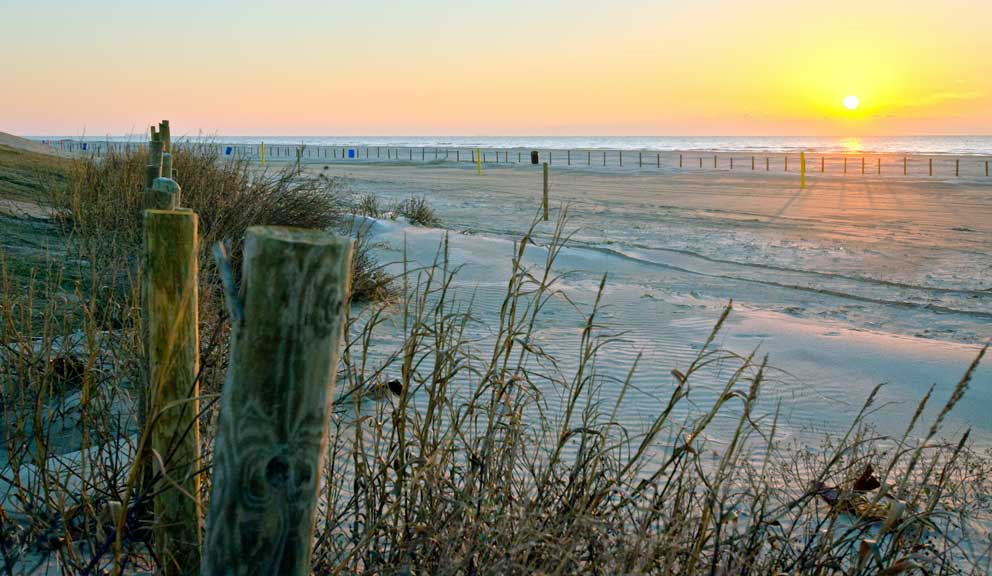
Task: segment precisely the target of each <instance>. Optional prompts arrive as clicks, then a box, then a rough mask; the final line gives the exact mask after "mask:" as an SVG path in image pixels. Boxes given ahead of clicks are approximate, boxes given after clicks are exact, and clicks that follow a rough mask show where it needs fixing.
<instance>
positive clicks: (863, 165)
mask: <svg viewBox="0 0 992 576" xmlns="http://www.w3.org/2000/svg"><path fill="white" fill-rule="evenodd" d="M864 173H865V157H864V156H862V157H861V174H862V176H863V175H864Z"/></svg>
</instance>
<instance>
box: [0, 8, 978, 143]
mask: <svg viewBox="0 0 992 576" xmlns="http://www.w3.org/2000/svg"><path fill="white" fill-rule="evenodd" d="M989 22H992V2H989V1H988V0H942V1H941V2H936V3H935V2H930V1H927V2H923V1H916V0H900V1H895V0H893V1H888V0H868V1H865V0H859V1H849V0H832V1H831V2H816V3H814V2H805V1H803V0H791V1H788V2H785V1H779V0H747V1H744V0H678V1H669V0H627V1H626V2H620V1H612V2H608V1H597V0H567V1H566V0H546V1H541V0H529V1H526V0H499V1H496V0H489V1H485V2H482V1H475V0H402V1H401V0H392V1H386V0H352V1H348V2H345V1H337V0H335V1H328V0H324V1H318V0H283V1H279V2H276V1H271V2H258V1H250V0H240V1H234V0H171V1H170V2H137V1H133V0H126V1H125V0H116V1H115V0H86V1H84V2H80V1H77V0H33V1H25V0H0V54H2V61H0V131H6V132H12V133H15V134H23V135H81V134H86V135H90V136H99V135H105V134H112V135H120V134H127V133H132V132H142V131H143V130H144V129H145V127H146V126H147V125H149V124H151V123H153V122H155V121H157V120H158V119H161V118H169V119H170V120H171V122H172V125H173V126H175V127H176V128H174V130H175V131H176V132H179V133H182V134H184V135H192V134H198V133H202V134H205V135H262V136H264V135H300V136H305V135H368V136H374V135H466V136H472V135H496V136H498V135H659V136H663V135H727V136H730V135H773V136H774V135H840V136H875V135H916V134H949V135H957V134H981V135H987V134H992V56H990V55H992V33H990V32H989V29H988V25H989ZM849 95H854V96H857V97H858V98H859V100H860V103H861V104H860V106H859V107H858V108H857V109H856V110H853V111H852V110H848V109H846V108H845V107H844V106H843V105H842V102H843V100H844V98H845V97H846V96H849Z"/></svg>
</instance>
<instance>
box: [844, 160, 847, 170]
mask: <svg viewBox="0 0 992 576" xmlns="http://www.w3.org/2000/svg"><path fill="white" fill-rule="evenodd" d="M844 174H847V156H844Z"/></svg>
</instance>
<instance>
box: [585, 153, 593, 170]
mask: <svg viewBox="0 0 992 576" xmlns="http://www.w3.org/2000/svg"><path fill="white" fill-rule="evenodd" d="M586 166H592V150H586Z"/></svg>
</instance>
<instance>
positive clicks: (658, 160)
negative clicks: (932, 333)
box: [654, 152, 661, 168]
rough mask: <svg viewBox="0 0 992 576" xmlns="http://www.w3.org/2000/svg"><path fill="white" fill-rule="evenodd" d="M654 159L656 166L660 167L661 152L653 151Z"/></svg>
mask: <svg viewBox="0 0 992 576" xmlns="http://www.w3.org/2000/svg"><path fill="white" fill-rule="evenodd" d="M654 161H655V163H656V164H657V168H661V152H655V154H654Z"/></svg>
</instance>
